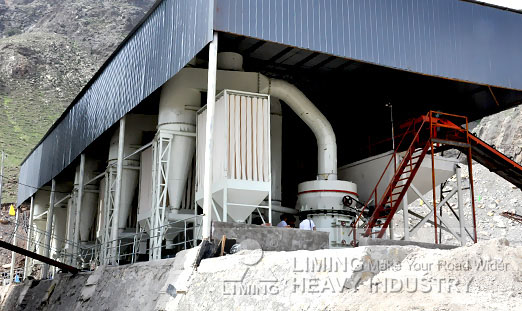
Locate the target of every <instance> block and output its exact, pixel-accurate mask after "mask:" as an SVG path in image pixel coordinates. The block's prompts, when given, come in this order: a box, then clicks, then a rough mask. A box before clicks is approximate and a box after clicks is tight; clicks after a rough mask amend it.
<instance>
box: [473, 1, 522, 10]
mask: <svg viewBox="0 0 522 311" xmlns="http://www.w3.org/2000/svg"><path fill="white" fill-rule="evenodd" d="M480 1H482V2H486V3H491V4H496V5H500V6H503V7H507V8H511V9H515V10H522V0H480Z"/></svg>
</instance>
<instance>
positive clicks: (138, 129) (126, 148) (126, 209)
mask: <svg viewBox="0 0 522 311" xmlns="http://www.w3.org/2000/svg"><path fill="white" fill-rule="evenodd" d="M126 123H127V126H126V127H125V136H124V142H123V155H124V156H127V155H130V154H132V153H133V152H134V151H136V150H137V149H138V148H140V147H141V146H142V143H143V142H142V138H143V132H146V131H148V132H153V131H155V130H156V124H157V119H156V116H154V115H143V114H128V115H127V116H126ZM119 132H120V131H119V128H117V129H116V131H115V132H114V134H113V135H112V138H111V142H110V147H109V158H108V164H109V166H112V165H113V166H114V168H113V169H114V170H116V163H117V162H118V138H119ZM139 165H140V155H139V154H136V155H134V156H132V157H130V158H129V159H127V160H124V161H123V172H122V178H121V197H120V210H119V214H118V229H119V230H120V231H123V229H125V227H126V226H127V219H128V218H129V213H130V211H131V209H132V200H133V198H134V193H135V190H136V187H137V185H138V176H139ZM131 167H135V168H131ZM86 180H88V179H86ZM85 194H87V193H85ZM85 194H84V195H85ZM96 201H97V200H96ZM94 205H95V206H96V203H94ZM82 209H83V206H82ZM82 222H83V220H82ZM82 241H83V239H82Z"/></svg>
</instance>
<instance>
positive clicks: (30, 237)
mask: <svg viewBox="0 0 522 311" xmlns="http://www.w3.org/2000/svg"><path fill="white" fill-rule="evenodd" d="M33 217H34V195H32V196H31V207H30V208H29V230H27V244H26V249H27V250H28V251H31V246H32V244H33ZM30 268H31V266H30V265H29V257H28V256H25V265H24V280H25V279H26V278H27V276H28V275H29V274H30V272H29V269H30Z"/></svg>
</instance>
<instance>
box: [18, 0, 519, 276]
mask: <svg viewBox="0 0 522 311" xmlns="http://www.w3.org/2000/svg"><path fill="white" fill-rule="evenodd" d="M521 28H522V15H521V14H520V13H519V12H514V11H510V10H502V9H499V8H498V7H492V6H485V5H482V4H479V3H475V2H471V1H461V0H440V1H439V0H415V1H414V0H387V1H374V0H357V1H356V0H332V1H330V0H288V1H279V0H258V1H255V0H160V1H157V2H156V3H155V5H154V6H153V8H152V9H151V11H150V12H149V13H148V14H147V15H146V16H145V17H144V19H143V20H142V21H141V22H140V23H139V24H138V26H137V27H136V28H135V29H134V30H133V31H132V32H131V33H130V34H129V36H128V37H127V38H126V39H125V40H124V41H123V42H122V44H121V45H120V46H119V47H118V48H117V49H116V51H115V52H114V53H113V54H112V55H111V56H110V57H109V59H108V60H107V61H106V62H105V63H104V65H103V66H102V67H101V68H100V70H99V71H98V72H97V73H96V74H95V76H94V77H93V78H92V79H91V80H90V82H89V83H88V84H87V85H86V86H85V88H84V89H83V90H82V91H81V92H80V93H79V94H78V96H77V97H76V98H75V100H74V101H73V102H72V103H71V105H70V106H69V107H68V108H67V109H66V111H65V112H64V113H63V114H62V116H61V117H60V118H59V119H58V120H57V121H56V123H55V124H54V125H53V126H52V127H51V129H50V130H49V131H48V132H47V134H46V135H45V136H44V137H43V138H42V140H41V141H40V143H39V144H38V145H37V146H36V147H35V148H34V149H33V150H32V151H31V153H30V154H29V155H28V156H27V158H26V159H25V160H24V161H23V163H22V167H21V171H20V177H19V189H18V202H17V203H18V204H19V205H20V204H22V203H24V202H26V201H28V200H29V199H31V205H32V211H33V213H32V215H33V216H35V217H36V218H37V219H35V222H37V225H36V229H35V230H36V233H37V234H36V236H37V237H39V238H40V239H42V238H43V237H45V243H41V244H42V245H41V247H38V245H36V246H35V243H34V241H33V242H31V241H29V243H28V248H32V249H33V248H34V249H36V250H37V251H38V252H39V254H40V255H42V254H43V255H45V256H46V257H48V256H50V255H51V256H56V257H60V256H62V258H65V259H64V260H63V261H64V262H65V263H67V264H70V265H73V266H78V267H80V266H82V265H83V266H86V265H88V261H94V262H97V263H103V264H108V263H112V264H118V263H119V260H120V259H121V258H124V261H125V262H135V261H137V260H140V256H141V260H142V259H143V256H145V254H146V253H148V256H149V258H150V259H159V258H162V256H165V255H166V254H167V253H168V255H172V254H173V253H172V252H173V251H174V249H176V248H177V247H178V246H180V245H181V246H180V247H185V248H187V245H189V244H190V243H192V244H195V243H196V242H197V241H198V240H201V237H203V238H204V239H206V238H209V236H210V225H209V223H210V220H211V219H218V220H219V221H221V220H223V221H226V220H227V219H233V220H234V221H237V222H246V221H247V220H246V219H248V221H249V222H252V221H253V219H254V216H256V217H257V216H258V215H259V218H258V219H256V220H255V221H259V223H265V222H272V221H271V220H272V205H273V204H272V202H276V206H277V208H278V211H277V212H279V213H289V212H290V213H294V214H297V213H298V212H297V210H298V209H299V214H300V216H303V215H304V216H305V217H308V216H309V214H311V213H312V214H313V213H314V211H320V212H321V213H323V216H324V217H325V219H326V218H328V217H329V215H330V214H331V215H334V214H335V217H336V218H335V224H333V226H334V227H336V228H341V227H343V228H344V227H346V224H347V223H350V222H351V221H353V219H354V217H355V216H356V214H357V213H359V218H360V215H362V214H363V211H359V210H357V206H356V205H357V204H355V203H353V202H358V204H363V205H364V206H365V208H366V207H368V206H369V204H370V202H369V201H367V202H365V203H361V202H359V201H357V198H358V197H359V195H358V193H357V185H356V184H355V183H353V182H351V181H349V180H338V179H337V170H338V168H339V167H341V166H343V165H345V164H348V163H354V162H357V161H359V160H362V159H366V158H369V157H372V156H376V155H380V154H383V153H385V152H389V151H390V150H392V151H393V150H395V153H393V152H392V154H394V159H395V156H396V155H397V156H399V153H400V152H403V151H404V150H408V152H409V157H410V158H411V159H415V158H419V157H418V156H417V157H415V156H413V155H414V153H415V152H417V151H416V147H415V144H412V145H411V146H413V147H412V149H411V150H410V149H404V150H403V149H401V150H398V149H396V148H395V147H396V146H395V144H394V141H393V138H390V109H389V108H390V107H391V106H392V105H393V112H392V113H391V114H392V115H393V118H394V119H395V120H396V121H398V123H399V122H401V123H402V122H403V121H408V120H410V121H411V119H415V118H418V117H419V116H423V115H426V113H427V112H429V120H430V121H429V123H430V126H431V124H432V123H433V124H435V123H434V122H432V121H433V120H436V121H437V122H439V123H436V124H437V126H439V125H440V127H441V128H442V127H444V126H446V127H447V126H448V124H451V127H452V128H453V129H456V131H457V132H459V133H460V131H461V130H462V129H461V126H462V124H461V123H459V122H461V121H455V123H450V122H447V120H443V119H440V118H439V115H438V113H436V112H432V111H444V112H446V113H448V114H446V115H447V116H452V115H455V114H458V115H464V116H466V117H464V118H463V119H465V120H466V122H465V124H466V128H465V132H466V134H465V139H464V138H462V137H460V138H461V140H465V141H466V142H465V143H464V144H465V145H466V147H463V145H462V144H460V145H458V146H460V147H461V149H463V148H464V149H463V150H468V149H469V148H471V147H470V138H469V137H470V136H468V135H471V136H472V134H469V133H468V128H467V124H468V120H470V121H471V120H476V119H479V118H482V117H483V116H486V115H489V114H491V113H494V112H497V111H501V110H504V109H507V108H509V107H513V106H515V105H517V104H520V103H521V102H522V76H520V75H519V74H518V72H517V71H516V70H515V69H516V68H522V59H521V58H520V57H518V54H520V52H522V42H520V40H518V39H519V35H518V32H517V30H518V29H521ZM218 52H219V54H218ZM223 52H224V53H223ZM221 56H222V57H221ZM217 93H221V94H225V95H223V96H224V97H221V103H218V104H220V105H225V106H226V108H225V109H218V110H217V111H220V113H221V119H223V120H226V122H221V123H218V124H217V125H216V126H215V127H214V124H213V123H212V122H213V120H214V117H213V115H214V108H213V107H214V106H215V105H216V102H215V99H216V94H217ZM229 96H230V97H229ZM205 101H206V102H207V106H206V107H205V108H202V106H203V105H202V103H204V102H205ZM280 101H281V102H284V103H285V104H286V105H280ZM390 104H392V105H390ZM223 107H224V106H221V108H223ZM207 116H208V119H207ZM283 116H284V120H285V121H284V122H283V121H282V118H283ZM432 116H433V118H432ZM209 120H210V121H209ZM303 121H304V122H303ZM230 124H232V125H233V126H232V125H230ZM410 124H412V123H411V122H410ZM422 124H425V119H424V121H423V122H422ZM391 127H394V125H393V121H392V124H391ZM395 128H397V126H395ZM421 128H422V125H421ZM431 128H432V127H430V131H429V133H430V135H429V137H428V138H429V139H428V142H429V143H430V144H431V147H430V146H429V145H428V144H426V145H425V146H426V147H424V149H422V150H423V153H422V154H423V155H426V154H427V152H428V149H430V148H431V149H430V151H431V156H432V160H433V154H434V153H435V152H439V151H440V150H443V149H437V150H436V151H435V148H434V145H433V137H436V135H433V133H438V132H439V131H438V130H437V129H435V130H432V129H431ZM414 129H415V126H414ZM417 130H418V131H419V132H418V133H417V134H416V137H419V135H422V136H423V139H425V138H426V137H424V136H426V135H425V133H424V132H422V133H421V131H420V129H417ZM406 132H408V131H407V130H406ZM392 133H393V132H392ZM214 134H216V135H218V134H219V135H222V136H220V139H221V140H220V141H221V142H222V143H221V144H220V145H219V146H218V147H217V149H218V151H219V152H222V153H221V154H222V155H223V156H222V157H221V158H223V159H225V158H226V160H223V161H224V162H223V163H218V164H217V165H215V167H217V170H220V171H219V172H218V173H217V174H218V175H219V174H220V176H222V177H223V178H222V180H225V181H226V183H227V186H223V185H218V186H219V187H218V188H219V189H221V190H220V191H215V192H216V193H218V192H219V194H218V196H220V197H219V198H218V199H216V198H215V197H214V192H213V191H214V190H213V189H214V188H213V187H214V184H213V183H212V182H213V177H211V176H214V174H216V173H215V171H216V170H214V171H213V170H211V169H210V168H209V167H211V166H212V165H213V164H212V159H211V158H210V156H208V154H209V153H208V152H207V151H208V150H214V149H212V148H215V146H214V147H212V143H211V142H212V141H213V140H212V139H210V138H208V137H210V136H212V135H214ZM450 134H451V135H452V133H450ZM450 134H448V135H446V136H445V138H448V139H449V138H451V137H452V136H451V135H450ZM393 135H394V134H392V136H393ZM401 135H403V137H406V136H407V135H409V134H408V133H402V134H401ZM462 135H464V134H462ZM408 137H409V136H408ZM473 137H474V136H473ZM439 138H440V137H439ZM313 141H317V144H315V143H311V142H313ZM408 143H409V142H408ZM399 145H400V144H399ZM477 146H478V147H477ZM477 146H475V147H476V149H477V148H478V149H477V150H479V151H480V152H482V153H481V154H480V157H479V158H478V159H479V160H480V161H482V162H480V163H483V162H484V163H486V164H488V163H489V164H491V163H493V164H492V165H496V166H497V168H498V170H499V171H502V174H500V175H501V176H503V177H504V178H506V176H507V177H508V178H506V179H508V180H510V181H513V180H516V179H517V178H518V177H517V176H520V175H519V174H520V173H522V167H520V166H519V165H518V164H516V163H514V162H513V161H511V160H510V159H508V158H507V157H505V156H504V155H502V154H501V153H499V152H497V151H496V150H494V148H492V147H491V146H489V145H487V144H486V143H485V142H482V141H480V142H478V141H477ZM196 147H197V148H196ZM227 147H228V148H227ZM465 148H468V149H465ZM225 149H226V151H225ZM457 149H459V148H457ZM196 150H197V151H196ZM444 150H446V149H444ZM470 150H471V149H470ZM283 151H284V153H283ZM468 159H471V158H470V157H468ZM492 159H493V160H495V161H492ZM214 160H215V159H214ZM390 161H392V160H391V158H390ZM203 163H205V164H204V165H203ZM390 163H391V162H390ZM433 163H434V162H433V161H432V171H433V172H434V171H435V170H434V166H435V164H433ZM470 163H471V162H470ZM389 165H390V164H389V163H388V166H389ZM415 165H416V167H417V165H418V166H419V167H420V165H421V160H419V162H418V163H417V162H415ZM399 166H400V167H402V170H399V171H396V172H395V173H394V174H395V175H394V178H393V180H395V183H396V184H395V185H394V187H393V188H394V189H399V188H401V187H404V188H405V190H404V191H407V189H406V188H407V187H405V186H403V185H402V184H400V182H401V181H404V180H406V178H403V177H404V176H402V174H403V172H404V171H407V170H405V165H399ZM410 166H411V165H410ZM229 167H230V168H231V169H230V171H234V173H233V174H228V172H229V170H228V168H229ZM390 167H394V166H390ZM207 170H208V171H207ZM378 170H379V172H378V173H379V174H380V173H381V168H378ZM384 171H385V172H386V169H384ZM410 171H411V170H410ZM517 174H518V175H517ZM256 176H257V177H256ZM260 176H261V177H260ZM225 177H226V178H225ZM381 178H382V177H381ZM408 178H409V180H408V183H410V182H412V180H413V178H414V176H413V175H411V176H409V177H408ZM433 180H435V179H433ZM256 182H258V183H257V184H256ZM261 183H263V187H262V189H261V188H260V186H259V185H260V184H261ZM229 184H230V185H229ZM49 186H50V187H49ZM366 186H368V185H365V187H366ZM371 187H374V185H373V184H372V185H371ZM375 187H376V188H375V189H377V188H378V186H375ZM433 188H435V181H433ZM122 189H123V190H122ZM228 189H232V190H230V192H228ZM281 189H284V191H282V190H281ZM390 189H391V188H390ZM49 190H50V191H49ZM236 190H237V191H236ZM367 190H369V189H367ZM375 191H376V190H375ZM122 192H124V193H125V195H122ZM368 192H370V191H368ZM388 192H390V197H393V195H396V194H397V193H393V191H388ZM229 194H230V195H229ZM254 194H255V195H254ZM381 194H382V193H381ZM55 196H56V198H55ZM258 196H259V197H258ZM459 196H460V192H459ZM247 197H248V200H243V201H242V202H239V201H240V199H244V198H247ZM254 197H255V198H254ZM296 197H297V200H296ZM209 198H210V199H209ZM401 198H402V197H401ZM381 201H382V202H383V204H381V205H382V206H380V210H379V209H373V211H375V210H379V211H384V212H383V213H385V212H386V211H385V207H386V206H385V203H386V202H387V199H386V197H385V198H383V199H382V200H381ZM434 201H436V198H434ZM201 202H203V205H202V206H200V205H199V204H200V203H201ZM303 202H305V203H303ZM310 202H312V204H315V205H314V206H312V207H311V205H310V204H309V203H310ZM404 202H406V201H404ZM376 203H377V194H376V195H375V204H376ZM399 203H400V200H399V201H395V202H394V204H395V205H394V209H393V210H394V211H395V210H397V207H398V204H399ZM354 204H355V205H354ZM379 204H380V203H379ZM353 205H354V206H355V207H354V208H355V212H354V211H349V210H348V209H350V208H352V207H353ZM406 205H407V204H406ZM120 206H121V207H122V208H121V209H120ZM285 206H286V207H285ZM293 206H295V207H296V208H289V207H293ZM334 206H337V208H336V207H334ZM55 207H57V209H54V208H55ZM201 207H203V208H201ZM261 209H263V212H261V211H260V210H261ZM432 210H433V213H435V204H434V208H433V209H432ZM122 211H123V212H122ZM328 213H330V214H328ZM332 213H333V214H332ZM372 213H373V212H371V213H370V215H369V216H368V217H372V215H373V214H372ZM379 213H380V212H379ZM220 214H221V215H220ZM326 214H328V217H326V216H325V215H326ZM405 214H406V213H405ZM47 215H51V217H48V216H47ZM227 215H228V217H227ZM385 216H386V217H388V216H389V217H388V218H389V219H387V220H386V224H388V223H389V222H390V221H391V218H393V213H392V214H386V215H385ZM31 217H32V216H31ZM245 217H246V219H245ZM318 217H322V216H318ZM332 217H333V216H332ZM364 217H365V218H366V216H364ZM376 217H377V216H376ZM376 217H373V218H371V219H374V218H376ZM429 217H430V214H427V215H424V219H423V220H422V221H426V219H428V218H429ZM53 218H55V219H56V221H54V220H53ZM201 218H203V222H202V225H201V223H200V222H199V221H200V220H201ZM265 218H266V219H265ZM359 218H358V219H359ZM31 219H32V218H31ZM332 219H333V218H332ZM58 222H59V225H54V224H56V223H58ZM377 222H378V221H377V220H376V219H374V221H373V223H377ZM434 222H435V224H436V223H437V218H436V217H434ZM353 223H356V222H353ZM405 223H407V222H405ZM324 224H326V225H327V226H330V225H331V224H332V220H331V219H330V218H328V219H326V220H325V223H324ZM44 226H45V228H44ZM354 226H355V225H354ZM405 226H406V225H405ZM196 227H202V228H204V230H206V231H204V232H203V234H202V235H200V236H197V235H196V232H195V231H196ZM441 227H442V225H441ZM446 227H447V226H446ZM53 228H54V231H53ZM57 228H58V229H57ZM332 228H333V227H332ZM435 228H437V227H436V226H435ZM462 228H464V227H462ZM462 228H460V232H461V237H460V238H462V239H461V241H462V242H465V236H464V233H463V232H464V229H465V228H464V229H462ZM330 229H331V228H329V229H328V230H330ZM371 229H372V228H367V231H368V232H370V231H371ZM384 229H386V225H385V226H384ZM406 229H407V228H406V227H405V230H406ZM190 230H192V232H189V231H190ZM334 230H337V229H334ZM466 230H467V229H466ZM381 231H382V232H381V233H382V234H384V230H381ZM448 231H450V232H451V233H452V234H453V235H454V236H456V234H454V233H455V231H454V230H448ZM53 232H54V233H53ZM330 232H333V231H332V230H330ZM343 232H344V231H343ZM342 234H345V233H342ZM382 234H381V236H382ZM58 235H59V236H60V237H61V238H60V237H58ZM181 236H183V239H184V240H183V241H180V239H181V238H180V237H181ZM142 238H143V239H144V240H146V241H145V242H143V241H142ZM35 239H36V237H35ZM60 239H61V240H60ZM64 239H65V242H64ZM330 239H332V236H330ZM51 240H52V241H51ZM187 240H190V243H189V242H187ZM435 241H436V243H438V240H437V236H436V237H435ZM474 241H476V235H475V237H474ZM333 244H335V245H337V246H343V247H344V246H346V236H341V235H339V236H338V238H337V241H335V243H333ZM122 245H123V246H122ZM51 246H52V247H54V249H52V254H51V253H50V251H51ZM120 249H132V253H131V254H130V253H127V254H125V255H119V253H117V252H119V251H120ZM42 250H44V251H42Z"/></svg>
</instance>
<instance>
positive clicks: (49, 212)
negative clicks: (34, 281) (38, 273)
mask: <svg viewBox="0 0 522 311" xmlns="http://www.w3.org/2000/svg"><path fill="white" fill-rule="evenodd" d="M55 191H56V180H55V179H54V178H53V179H52V181H51V195H50V199H49V209H48V210H47V226H46V228H45V244H44V257H47V258H49V256H50V254H51V235H52V230H53V218H54V217H53V216H54V193H55ZM48 274H49V264H44V266H43V270H42V278H43V279H47V278H48V277H49V276H48Z"/></svg>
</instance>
